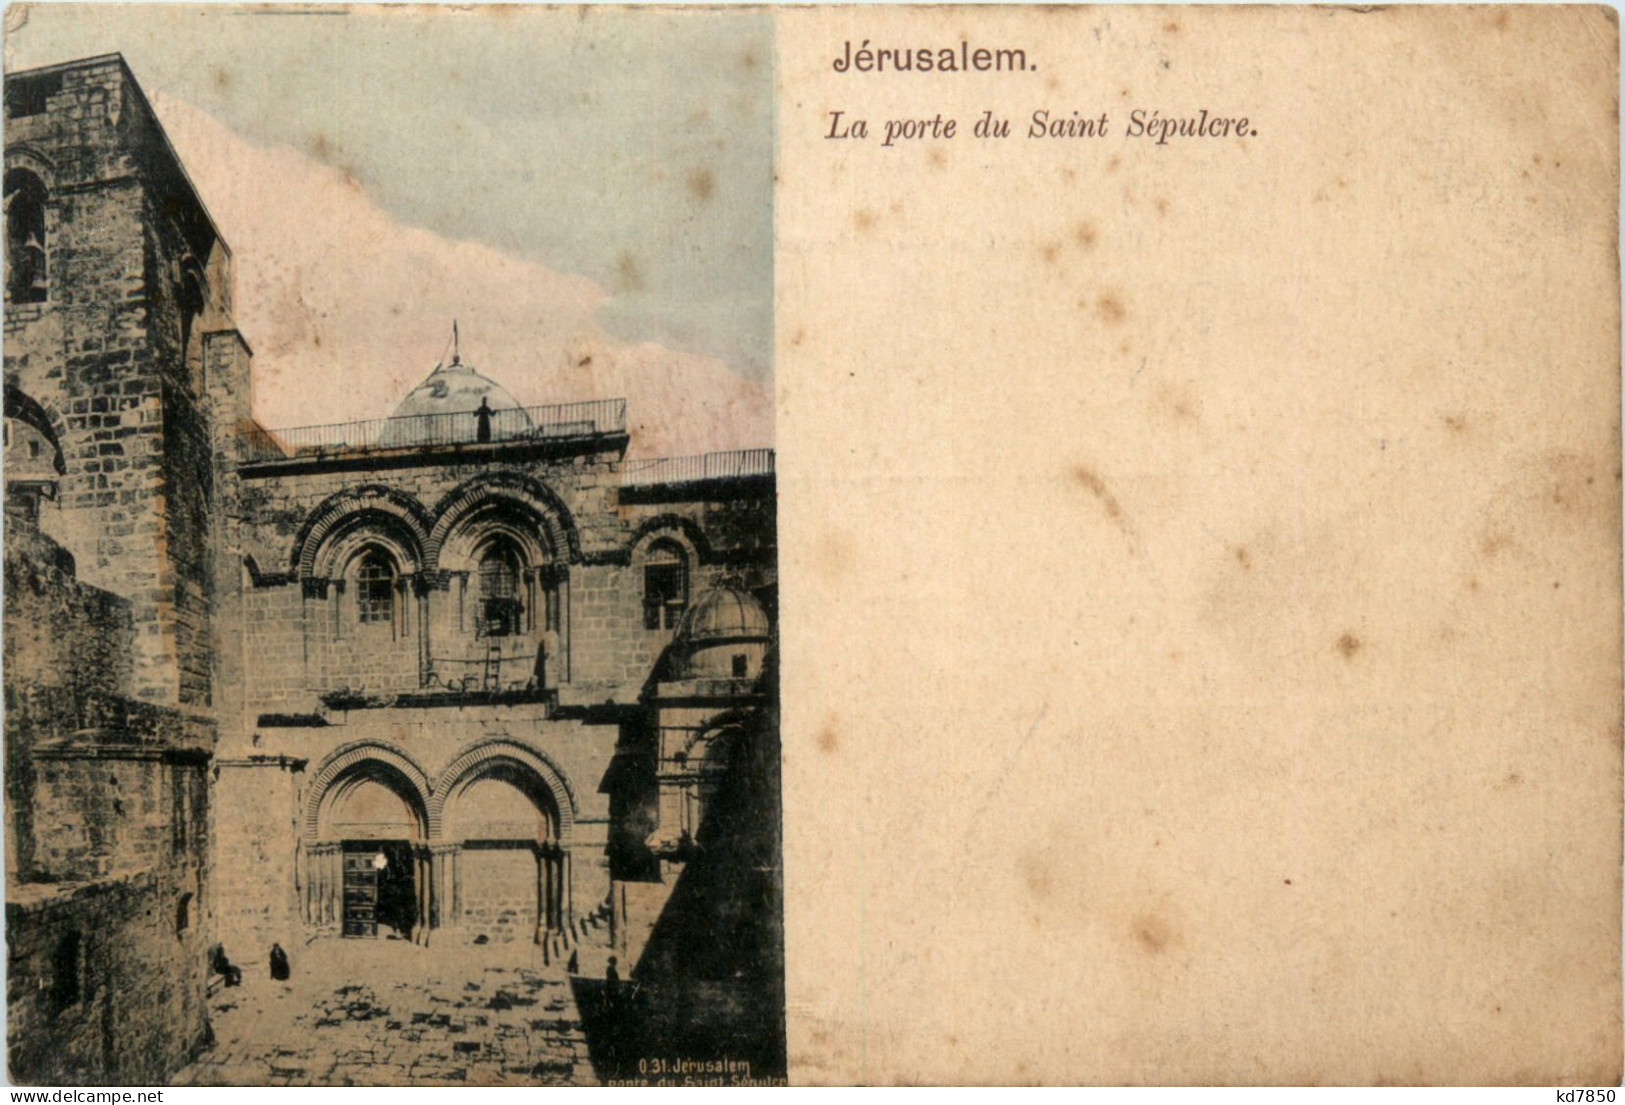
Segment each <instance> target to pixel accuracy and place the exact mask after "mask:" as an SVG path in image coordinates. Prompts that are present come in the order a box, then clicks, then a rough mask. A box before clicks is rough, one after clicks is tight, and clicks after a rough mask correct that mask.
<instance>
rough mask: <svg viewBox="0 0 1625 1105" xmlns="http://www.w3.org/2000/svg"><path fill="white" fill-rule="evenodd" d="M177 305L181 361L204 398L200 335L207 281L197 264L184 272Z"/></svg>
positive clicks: (201, 340)
mask: <svg viewBox="0 0 1625 1105" xmlns="http://www.w3.org/2000/svg"><path fill="white" fill-rule="evenodd" d="M175 302H176V308H177V309H178V310H179V312H180V316H181V359H182V361H183V362H184V363H185V365H186V374H187V376H188V377H189V378H190V379H191V381H192V386H193V387H194V388H196V389H197V391H198V393H199V394H200V395H201V394H202V393H203V390H204V386H205V380H204V376H203V336H202V334H201V333H200V332H199V331H200V328H199V325H198V324H199V323H200V322H201V321H202V320H203V308H204V305H205V304H206V302H207V299H206V297H205V295H204V292H203V281H202V279H201V278H200V277H199V276H198V274H197V272H196V271H195V265H190V264H189V265H188V266H187V267H186V270H185V272H183V274H182V276H181V284H180V288H179V289H178V291H177V294H176V301H175Z"/></svg>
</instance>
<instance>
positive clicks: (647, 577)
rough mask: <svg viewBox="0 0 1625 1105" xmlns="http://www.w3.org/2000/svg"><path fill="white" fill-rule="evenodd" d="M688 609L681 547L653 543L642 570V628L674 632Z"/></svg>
mask: <svg viewBox="0 0 1625 1105" xmlns="http://www.w3.org/2000/svg"><path fill="white" fill-rule="evenodd" d="M687 606H688V558H687V557H686V556H684V555H683V549H682V546H680V545H678V544H676V543H675V542H672V541H656V542H655V543H654V544H653V545H651V546H649V555H648V558H647V559H646V560H645V561H644V567H643V628H645V629H660V628H662V626H664V628H666V629H676V628H677V623H678V621H679V620H681V618H682V616H683V610H684V608H685V607H687Z"/></svg>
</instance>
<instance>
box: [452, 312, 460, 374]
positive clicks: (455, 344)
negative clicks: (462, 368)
mask: <svg viewBox="0 0 1625 1105" xmlns="http://www.w3.org/2000/svg"><path fill="white" fill-rule="evenodd" d="M451 363H452V364H462V363H463V357H462V354H461V353H460V352H459V351H458V339H457V320H456V319H452V320H451Z"/></svg>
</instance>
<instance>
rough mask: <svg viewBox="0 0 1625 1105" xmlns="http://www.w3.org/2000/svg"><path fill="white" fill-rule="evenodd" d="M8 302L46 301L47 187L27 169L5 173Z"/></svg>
mask: <svg viewBox="0 0 1625 1105" xmlns="http://www.w3.org/2000/svg"><path fill="white" fill-rule="evenodd" d="M5 192H6V300H7V301H8V302H10V303H44V302H45V292H46V283H45V185H43V184H41V183H40V178H39V177H37V176H35V175H34V174H33V173H31V172H29V171H28V170H27V169H12V170H10V171H9V172H7V173H6V179H5Z"/></svg>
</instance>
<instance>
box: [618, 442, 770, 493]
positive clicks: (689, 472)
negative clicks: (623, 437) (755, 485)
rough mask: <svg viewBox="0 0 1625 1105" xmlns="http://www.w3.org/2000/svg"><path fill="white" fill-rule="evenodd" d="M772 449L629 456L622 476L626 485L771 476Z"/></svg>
mask: <svg viewBox="0 0 1625 1105" xmlns="http://www.w3.org/2000/svg"><path fill="white" fill-rule="evenodd" d="M772 474H773V450H772V449H735V450H733V451H732V452H727V453H702V454H700V455H699V456H693V457H659V458H651V459H649V460H629V461H627V462H626V471H625V474H624V475H623V476H622V478H621V485H622V486H623V487H651V486H654V485H656V484H667V483H693V482H695V481H697V480H727V479H738V478H739V477H741V476H771V475H772Z"/></svg>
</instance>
